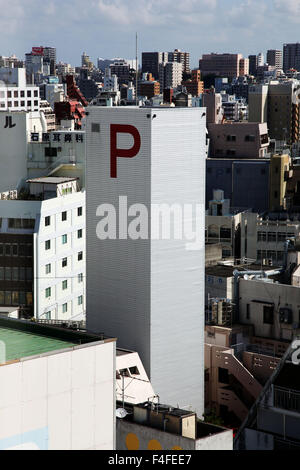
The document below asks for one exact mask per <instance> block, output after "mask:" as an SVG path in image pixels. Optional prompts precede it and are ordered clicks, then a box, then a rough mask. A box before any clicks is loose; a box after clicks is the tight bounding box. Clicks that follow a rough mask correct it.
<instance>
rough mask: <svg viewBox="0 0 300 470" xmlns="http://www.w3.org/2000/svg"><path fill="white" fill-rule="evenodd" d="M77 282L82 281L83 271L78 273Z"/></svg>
mask: <svg viewBox="0 0 300 470" xmlns="http://www.w3.org/2000/svg"><path fill="white" fill-rule="evenodd" d="M78 282H83V273H79V274H78Z"/></svg>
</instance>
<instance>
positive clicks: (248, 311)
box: [246, 304, 250, 320]
mask: <svg viewBox="0 0 300 470" xmlns="http://www.w3.org/2000/svg"><path fill="white" fill-rule="evenodd" d="M246 308H247V310H246V319H247V320H250V304H247V306H246Z"/></svg>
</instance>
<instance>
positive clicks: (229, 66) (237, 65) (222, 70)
mask: <svg viewBox="0 0 300 470" xmlns="http://www.w3.org/2000/svg"><path fill="white" fill-rule="evenodd" d="M248 68H249V65H248ZM199 69H200V70H201V75H202V76H206V75H217V76H219V77H227V78H233V77H239V76H240V75H245V73H244V71H245V70H246V69H247V63H246V62H245V59H243V56H242V54H214V53H211V54H203V55H202V59H200V60H199ZM241 72H242V73H241Z"/></svg>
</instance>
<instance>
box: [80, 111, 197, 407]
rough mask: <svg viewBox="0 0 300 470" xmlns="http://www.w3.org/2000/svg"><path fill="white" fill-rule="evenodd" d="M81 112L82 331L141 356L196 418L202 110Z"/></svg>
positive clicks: (159, 389)
mask: <svg viewBox="0 0 300 470" xmlns="http://www.w3.org/2000/svg"><path fill="white" fill-rule="evenodd" d="M87 111H88V115H87V120H86V138H87V164H86V189H87V227H88V229H87V327H88V329H89V330H91V331H98V332H99V331H105V332H106V334H108V335H111V334H113V335H114V336H116V337H117V338H118V346H119V347H124V348H130V349H133V350H134V351H137V352H138V353H139V354H140V356H141V359H142V361H143V364H144V365H145V368H146V371H147V374H148V376H149V378H150V380H151V383H152V385H153V387H154V389H155V391H156V393H158V394H159V396H160V400H161V401H162V402H164V403H170V404H173V405H174V404H175V405H177V404H179V406H188V405H190V406H191V407H192V409H193V410H196V411H197V412H198V415H199V416H201V414H202V413H203V402H204V397H203V382H204V366H203V355H204V353H203V331H204V250H205V247H204V225H205V220H204V217H205V210H204V194H205V189H204V188H205V127H206V117H205V109H204V108H181V109H174V108H163V109H161V108H152V109H149V108H136V107H126V108H125V107H120V108H118V107H114V108H105V107H96V106H94V107H92V106H91V107H89V108H88V110H87ZM123 157H125V158H123ZM120 197H121V199H120ZM126 204H127V209H126V208H125V205H126ZM135 204H139V206H134V205H135ZM160 204H164V206H163V207H159V205H160ZM174 204H176V205H177V206H176V207H174V206H173V207H172V205H174ZM119 205H121V207H120V208H119ZM196 206H197V207H196ZM196 209H198V212H197V213H196ZM127 210H128V213H129V216H128V221H126V211H127ZM160 210H163V212H164V215H163V216H162V217H159V212H160ZM114 211H115V215H114ZM169 211H170V212H171V213H173V212H174V213H175V214H176V217H175V219H174V220H175V221H177V222H178V221H179V220H180V214H181V215H183V223H182V224H181V227H183V228H184V230H183V234H180V229H178V226H177V228H176V229H175V231H176V230H178V231H177V232H176V236H175V235H174V234H175V232H174V231H173V233H172V229H173V228H174V224H173V222H172V220H171V221H170V234H169V235H168V233H167V232H168V225H166V226H165V227H163V224H165V223H166V224H168V215H170V214H168V212H169ZM185 211H186V212H185ZM145 214H146V215H145ZM115 216H116V217H115ZM139 216H141V218H140V224H141V225H139V224H138V223H137V218H139ZM171 217H172V215H171ZM115 218H116V221H117V223H118V225H119V226H118V227H117V229H116V234H115V235H116V237H115V239H113V238H114V230H113V225H114V220H115ZM145 220H146V222H148V231H147V227H146V225H147V223H145ZM131 222H133V223H132V224H131V225H130V226H129V228H128V224H130V223H131ZM160 223H162V224H161V225H160ZM190 224H192V225H191V226H193V227H194V226H195V225H196V224H197V225H198V237H197V243H191V239H189V236H188V233H187V228H188V227H190ZM105 225H106V227H104V226H105ZM103 228H104V230H108V231H109V232H110V234H109V237H108V238H106V237H105V234H104V235H103V230H102V229H103ZM127 228H128V232H127ZM160 229H161V230H166V232H164V235H163V234H162V233H160V234H159V231H160ZM138 232H141V233H140V234H138ZM151 232H152V233H151ZM154 232H155V234H154ZM128 233H130V234H131V235H128ZM149 233H150V235H149V236H147V234H149ZM107 236H108V235H107ZM99 237H100V238H102V239H99ZM133 238H135V239H133Z"/></svg>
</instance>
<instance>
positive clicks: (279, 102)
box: [249, 80, 300, 144]
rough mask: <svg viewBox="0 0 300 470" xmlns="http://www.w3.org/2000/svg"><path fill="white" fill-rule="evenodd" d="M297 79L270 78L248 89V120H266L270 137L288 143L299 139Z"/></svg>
mask: <svg viewBox="0 0 300 470" xmlns="http://www.w3.org/2000/svg"><path fill="white" fill-rule="evenodd" d="M299 89H300V82H299V81H298V80H286V81H281V82H279V81H277V80H274V81H271V82H270V83H269V84H268V85H253V86H251V87H250V89H249V121H250V122H267V123H268V130H269V136H270V138H271V139H276V140H282V141H286V142H287V143H289V144H292V143H294V142H297V141H298V140H299Z"/></svg>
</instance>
